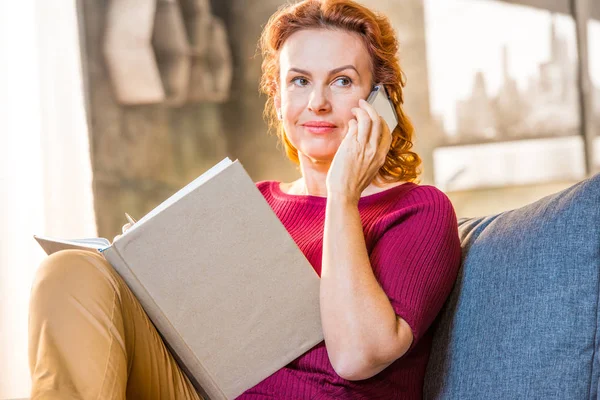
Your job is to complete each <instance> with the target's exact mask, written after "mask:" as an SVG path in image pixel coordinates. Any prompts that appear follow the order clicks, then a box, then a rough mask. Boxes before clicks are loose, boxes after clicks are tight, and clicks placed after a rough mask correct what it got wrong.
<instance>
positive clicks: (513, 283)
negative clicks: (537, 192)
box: [424, 174, 600, 400]
mask: <svg viewBox="0 0 600 400" xmlns="http://www.w3.org/2000/svg"><path fill="white" fill-rule="evenodd" d="M459 231H460V237H461V242H462V247H463V262H462V267H461V269H460V271H459V274H458V279H457V281H456V284H455V286H454V288H453V290H452V292H451V294H450V297H449V298H448V300H447V302H446V304H445V305H444V307H443V309H442V310H441V312H440V315H439V317H438V319H437V320H436V322H435V323H434V325H433V326H432V329H434V330H435V335H434V340H433V348H432V353H431V357H430V360H429V364H428V367H427V373H426V377H425V385H424V398H425V399H444V400H449V399H456V400H458V399H460V400H470V399H473V400H475V399H477V400H481V399H544V400H548V399H561V400H563V399H597V398H598V383H599V382H598V377H599V374H600V358H599V357H600V352H599V351H598V350H599V342H600V335H599V334H598V327H599V323H600V320H599V312H598V311H599V309H598V297H599V296H598V295H599V287H600V174H597V175H595V176H593V177H591V178H589V179H586V180H584V181H582V182H579V183H577V184H575V185H574V186H572V187H570V188H568V189H566V190H563V191H561V192H559V193H556V194H553V195H550V196H547V197H545V198H543V199H541V200H539V201H536V202H534V203H531V204H529V205H527V206H525V207H522V208H519V209H515V210H511V211H505V212H502V213H499V214H496V215H491V216H486V217H477V218H461V219H460V220H459Z"/></svg>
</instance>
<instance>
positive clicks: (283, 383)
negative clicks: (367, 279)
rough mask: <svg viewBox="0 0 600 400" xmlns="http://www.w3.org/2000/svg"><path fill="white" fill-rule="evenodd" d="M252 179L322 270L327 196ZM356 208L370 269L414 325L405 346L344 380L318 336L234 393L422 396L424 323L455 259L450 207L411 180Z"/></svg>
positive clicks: (317, 397) (246, 396) (302, 398)
mask: <svg viewBox="0 0 600 400" xmlns="http://www.w3.org/2000/svg"><path fill="white" fill-rule="evenodd" d="M256 185H257V187H258V188H259V190H260V191H261V192H262V194H263V196H264V197H265V199H266V200H267V202H268V203H269V204H270V205H271V207H272V208H273V210H274V211H275V214H276V215H277V216H278V217H279V219H280V220H281V222H282V223H283V225H284V226H285V227H286V229H287V230H288V232H289V233H290V235H291V236H292V237H293V239H294V240H295V242H296V243H297V245H298V246H299V247H300V249H301V250H302V252H303V253H304V255H305V256H306V258H307V259H308V260H309V261H310V263H311V264H312V266H313V267H314V269H315V271H316V272H317V274H319V276H320V274H321V258H322V252H323V229H324V222H325V207H326V205H327V199H326V198H325V197H318V196H301V195H290V194H287V193H284V192H283V191H282V190H281V189H280V187H279V183H278V182H275V181H263V182H258V183H257V184H256ZM358 209H359V213H360V216H361V221H362V224H363V229H364V234H365V241H366V245H367V250H368V253H369V255H370V260H371V266H372V268H373V272H374V274H375V276H376V278H377V280H378V282H379V283H380V285H381V287H382V288H383V290H384V291H385V293H386V294H387V296H388V298H389V299H390V303H391V304H392V307H393V308H394V310H395V311H396V314H397V315H399V316H400V317H402V318H403V319H404V320H405V321H406V322H407V323H408V324H409V325H410V327H411V329H412V332H413V335H414V339H413V343H412V345H411V347H410V349H409V350H408V352H407V353H406V354H405V355H404V356H402V357H401V358H399V359H398V360H396V361H395V362H394V363H392V364H391V365H390V366H388V367H387V368H386V369H385V370H383V371H381V372H380V373H379V374H377V375H375V376H373V377H371V378H369V379H365V380H361V381H348V380H345V379H342V378H340V377H339V375H337V374H336V373H335V371H334V369H333V367H332V366H331V363H330V362H329V358H328V356H327V350H326V348H325V342H321V343H320V344H318V345H317V346H315V347H314V348H312V349H311V350H309V351H308V352H306V353H305V354H304V355H302V356H301V357H299V358H297V359H296V360H294V361H293V362H291V363H290V364H288V365H287V366H285V367H284V368H282V369H280V370H279V371H277V372H276V373H274V374H273V375H271V376H270V377H268V378H266V379H265V380H263V381H262V382H260V383H259V384H258V385H256V386H255V387H253V388H251V389H249V390H247V391H246V392H245V393H243V394H242V395H241V396H239V397H238V399H242V400H251V399H252V400H257V399H260V400H263V399H281V400H284V399H285V400H295V399H297V400H308V399H311V400H326V399H327V400H333V399H337V400H339V399H365V400H367V399H368V400H373V399H409V400H410V399H421V398H422V388H423V378H424V376H425V368H426V366H427V361H428V359H429V353H430V349H431V339H432V337H431V331H430V330H429V327H430V326H431V324H432V322H433V321H434V319H435V317H436V315H437V314H438V312H439V310H440V309H441V307H442V305H443V304H444V302H445V300H446V298H447V296H448V295H449V294H450V291H451V289H452V286H453V285H454V282H455V279H456V277H457V274H458V269H459V266H460V258H461V247H460V241H459V237H458V227H457V220H456V214H455V212H454V208H453V207H452V204H451V203H450V200H449V199H448V197H447V196H446V195H445V194H444V193H443V192H441V191H440V190H439V189H437V188H435V187H433V186H428V185H417V184H414V183H410V182H409V183H404V184H401V185H399V186H395V187H392V188H391V189H387V190H385V191H382V192H379V193H375V194H372V195H369V196H364V197H362V198H361V199H360V201H359V203H358Z"/></svg>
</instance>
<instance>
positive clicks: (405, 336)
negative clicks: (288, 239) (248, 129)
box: [30, 0, 461, 400]
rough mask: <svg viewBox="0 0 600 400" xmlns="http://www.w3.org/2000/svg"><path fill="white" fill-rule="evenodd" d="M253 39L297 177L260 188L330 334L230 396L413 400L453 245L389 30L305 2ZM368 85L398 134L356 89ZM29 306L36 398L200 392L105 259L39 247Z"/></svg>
mask: <svg viewBox="0 0 600 400" xmlns="http://www.w3.org/2000/svg"><path fill="white" fill-rule="evenodd" d="M260 44H261V49H262V52H263V57H264V59H263V77H262V81H261V89H262V90H263V92H264V93H266V94H267V96H268V102H267V105H266V108H265V115H266V116H267V117H268V118H269V122H270V125H271V127H272V128H275V129H276V130H277V133H278V135H279V137H280V140H281V141H282V142H283V144H284V147H285V151H286V154H287V155H288V157H289V158H290V159H291V160H292V161H293V162H294V163H296V164H297V165H298V167H299V169H300V172H301V174H302V177H301V178H300V179H298V180H296V181H294V182H291V183H280V182H275V181H264V182H259V183H257V186H258V188H259V189H260V190H261V192H262V193H263V195H264V197H265V199H266V200H267V201H268V203H269V204H270V205H271V207H272V208H273V210H274V211H275V213H276V214H277V215H278V217H279V218H280V220H281V222H282V223H283V224H284V226H285V227H286V228H287V230H288V232H289V233H290V234H291V235H292V237H293V238H294V239H295V241H296V243H297V244H298V245H299V247H300V248H301V250H302V251H303V252H304V254H305V255H306V257H307V258H308V260H309V261H310V262H311V264H312V265H313V267H314V268H315V270H316V272H317V273H318V274H319V275H320V276H321V296H320V300H321V303H320V307H321V318H322V328H323V333H324V338H325V340H324V342H322V343H320V344H319V345H317V346H315V347H314V348H312V349H311V350H309V351H308V352H306V353H305V354H304V355H302V356H301V357H299V358H298V359H296V360H294V361H293V362H292V363H290V364H288V365H287V366H285V367H284V368H282V369H281V370H279V371H277V372H275V373H274V374H273V375H271V376H269V377H268V378H266V379H265V380H263V381H262V382H261V383H259V384H258V385H256V386H255V387H253V388H251V389H249V390H247V391H246V392H245V393H244V394H242V395H241V396H240V397H239V399H244V400H249V399H281V400H284V399H285V400H292V399H299V400H302V399H306V400H308V399H332V400H333V399H420V398H421V397H422V386H423V378H424V374H425V367H426V364H427V361H428V358H429V352H430V349H431V330H430V329H429V328H430V326H431V324H432V322H433V320H434V319H435V317H436V315H437V314H438V312H439V310H440V309H441V307H442V305H443V303H444V301H445V300H446V298H447V296H448V294H449V293H450V290H451V288H452V286H453V284H454V281H455V279H456V275H457V272H458V268H459V265H460V255H461V248H460V242H459V238H458V229H457V223H456V215H455V212H454V209H453V207H452V205H451V203H450V201H449V200H448V198H447V197H446V196H445V195H444V194H443V193H442V192H440V191H439V190H437V189H436V188H434V187H432V186H426V185H419V184H418V183H417V182H416V180H417V175H418V173H419V171H418V166H419V164H420V162H421V160H420V158H419V157H418V155H417V154H415V153H414V152H412V151H411V150H410V149H411V148H412V139H413V128H412V126H411V123H410V122H409V120H408V118H407V117H406V116H405V114H404V112H403V110H402V102H403V98H402V88H403V86H404V77H403V74H402V71H401V69H400V66H399V63H398V59H397V56H396V54H397V51H398V42H397V39H396V37H395V35H394V30H393V27H392V26H391V25H390V23H389V21H388V19H387V18H385V17H384V16H382V15H380V14H377V13H374V12H373V11H371V10H369V9H367V8H365V7H364V6H361V5H359V4H357V3H354V2H352V1H347V0H346V1H344V0H329V1H327V0H324V1H319V0H305V1H301V2H299V3H296V4H292V5H286V6H284V7H282V8H280V9H279V10H278V11H277V12H276V13H275V14H274V15H273V16H272V17H271V18H270V20H269V22H268V23H267V25H266V26H265V28H264V31H263V35H262V37H261V41H260ZM376 84H382V85H384V87H385V89H386V90H387V93H388V95H389V97H390V99H391V100H392V102H393V104H394V107H395V110H396V113H397V115H398V119H399V122H398V125H397V126H396V127H395V128H394V129H393V131H392V132H390V130H389V129H388V127H387V125H386V124H385V123H384V122H383V120H382V119H381V118H380V117H379V115H378V114H377V112H376V111H375V109H374V108H373V107H372V106H371V105H370V104H369V103H367V102H366V101H365V99H366V98H367V96H368V95H369V93H370V92H371V90H372V88H373V86H374V85H376ZM86 265H87V266H88V267H89V268H85V267H84V266H86ZM65 293H67V294H68V295H64V294H65ZM59 294H63V296H60V295H59ZM74 299H75V300H74ZM90 300H92V303H93V304H91V305H90ZM82 302H84V303H85V305H82V304H81V303H82ZM31 304H32V306H31V318H30V366H31V371H32V378H33V391H32V398H39V399H42V398H43V399H54V398H56V399H59V398H60V399H66V398H84V399H124V398H125V397H127V398H128V399H198V398H200V396H199V395H198V394H197V393H196V392H195V391H194V389H193V387H192V385H191V384H190V382H189V380H188V379H187V378H186V377H185V375H184V374H183V373H182V372H181V370H180V369H179V367H178V366H177V364H176V363H175V361H174V360H173V357H172V356H171V355H170V354H169V352H168V351H167V349H166V348H165V345H164V343H163V342H162V341H161V339H160V336H159V335H158V334H157V333H156V331H155V330H154V328H153V326H152V324H151V323H150V322H149V320H148V318H147V316H146V314H144V312H143V310H142V309H141V307H140V305H139V303H138V302H137V300H136V299H135V298H134V297H133V295H132V294H131V292H130V291H129V289H128V288H127V287H126V286H125V285H124V284H123V282H122V280H120V278H119V277H118V276H117V275H116V273H115V272H114V270H112V268H111V267H110V265H108V263H106V262H105V261H104V260H103V259H102V258H101V257H100V256H96V255H94V254H92V253H86V254H84V253H83V252H73V251H63V252H59V253H56V254H55V255H54V256H51V257H49V258H48V259H47V260H46V261H45V262H44V264H43V265H42V267H41V268H40V271H39V272H38V276H37V280H36V284H35V285H34V289H33V291H32V300H31ZM57 309H60V313H56V311H54V312H53V310H57ZM84 310H85V311H84ZM90 310H91V311H90ZM63 324H68V325H70V326H78V327H79V328H78V329H77V332H68V331H67V330H65V329H61V325H63Z"/></svg>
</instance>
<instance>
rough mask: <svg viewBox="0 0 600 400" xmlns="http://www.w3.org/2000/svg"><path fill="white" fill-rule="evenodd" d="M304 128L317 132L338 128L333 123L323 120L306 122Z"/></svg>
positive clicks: (326, 131)
mask: <svg viewBox="0 0 600 400" xmlns="http://www.w3.org/2000/svg"><path fill="white" fill-rule="evenodd" d="M303 126H304V128H305V129H306V130H307V131H309V132H311V133H317V134H324V133H331V132H333V130H334V129H335V128H336V126H335V125H333V124H328V123H323V122H315V123H310V122H309V123H306V124H304V125H303Z"/></svg>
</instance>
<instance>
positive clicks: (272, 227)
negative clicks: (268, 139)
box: [36, 158, 323, 399]
mask: <svg viewBox="0 0 600 400" xmlns="http://www.w3.org/2000/svg"><path fill="white" fill-rule="evenodd" d="M36 240H37V241H38V242H39V243H40V245H41V246H42V247H43V248H44V250H45V251H46V252H47V253H48V254H51V253H53V252H55V251H58V250H62V249H69V248H78V249H85V250H91V251H99V252H101V253H102V254H103V255H104V257H105V258H106V259H107V260H108V261H109V262H110V263H111V265H112V266H113V267H114V268H115V270H116V271H117V272H118V273H119V274H120V275H121V277H123V279H124V281H125V282H126V283H127V285H128V286H129V287H130V288H131V290H132V292H133V293H134V294H135V295H136V297H137V298H138V300H139V301H140V303H141V304H142V306H143V308H144V310H145V311H146V313H147V314H148V316H149V317H150V319H151V320H152V322H153V323H154V325H155V326H156V328H157V330H158V331H159V332H160V334H161V336H162V337H163V339H164V341H165V343H166V345H167V346H168V347H169V349H170V350H171V351H172V353H173V355H174V357H175V358H176V359H177V361H178V363H179V365H180V366H181V368H182V369H183V370H184V372H185V373H186V374H187V375H188V377H189V378H190V380H191V381H192V383H193V385H194V386H195V387H196V389H197V390H198V392H199V393H200V394H202V395H203V396H205V397H207V398H209V399H233V398H235V397H237V396H239V395H240V394H242V393H243V392H244V391H245V390H247V389H249V388H250V387H252V386H254V385H256V384H257V383H259V382H260V381H261V380H263V379H265V378H266V377H268V376H269V375H271V374H273V373H274V372H275V371H277V370H278V369H280V368H282V367H283V366H285V365H286V364H288V363H290V362H291V361H293V360H294V359H296V358H297V357H299V356H301V355H302V354H304V353H305V352H306V351H308V350H309V349H311V348H312V347H314V346H315V345H317V344H318V343H320V342H321V341H322V340H323V333H322V330H321V320H320V312H319V277H318V275H317V274H316V272H315V271H314V269H313V268H312V266H311V265H310V263H309V262H308V260H307V259H306V258H305V257H304V255H303V254H302V252H301V251H300V249H299V248H298V247H297V245H296V244H295V242H294V241H293V239H292V238H291V236H290V235H289V233H288V232H287V231H286V229H285V227H284V226H283V225H282V224H281V222H280V221H279V219H278V218H277V216H276V215H275V213H274V212H273V210H272V209H271V207H270V206H269V204H268V203H267V202H266V200H265V199H264V197H263V196H262V194H261V193H260V191H259V190H258V188H257V187H256V185H255V184H254V182H253V181H252V180H251V178H250V177H249V176H248V174H247V173H246V171H245V170H244V168H243V167H242V165H241V164H240V162H239V161H237V160H236V161H235V162H232V161H231V160H229V159H228V158H226V159H224V160H223V161H221V162H220V163H219V164H217V165H215V166H214V167H213V168H211V169H210V170H208V171H207V172H206V173H204V174H202V175H201V176H200V177H199V178H197V179H196V180H194V181H193V182H191V183H190V184H188V185H187V186H185V187H184V188H183V189H181V190H180V191H178V192H177V193H175V194H174V195H173V196H171V197H170V198H168V199H167V200H166V201H164V202H163V203H162V204H160V205H159V206H158V207H156V208H155V209H154V210H152V211H151V212H150V213H148V214H147V215H146V216H144V217H143V218H141V219H140V220H139V221H138V222H137V223H136V224H134V225H133V226H132V227H131V228H130V229H129V230H127V231H126V232H125V233H124V234H123V235H122V236H121V237H120V238H118V239H117V240H116V241H115V242H114V243H113V244H111V243H110V242H109V241H108V240H106V239H101V238H100V239H98V238H94V239H79V240H59V239H53V238H48V237H42V236H36Z"/></svg>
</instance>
